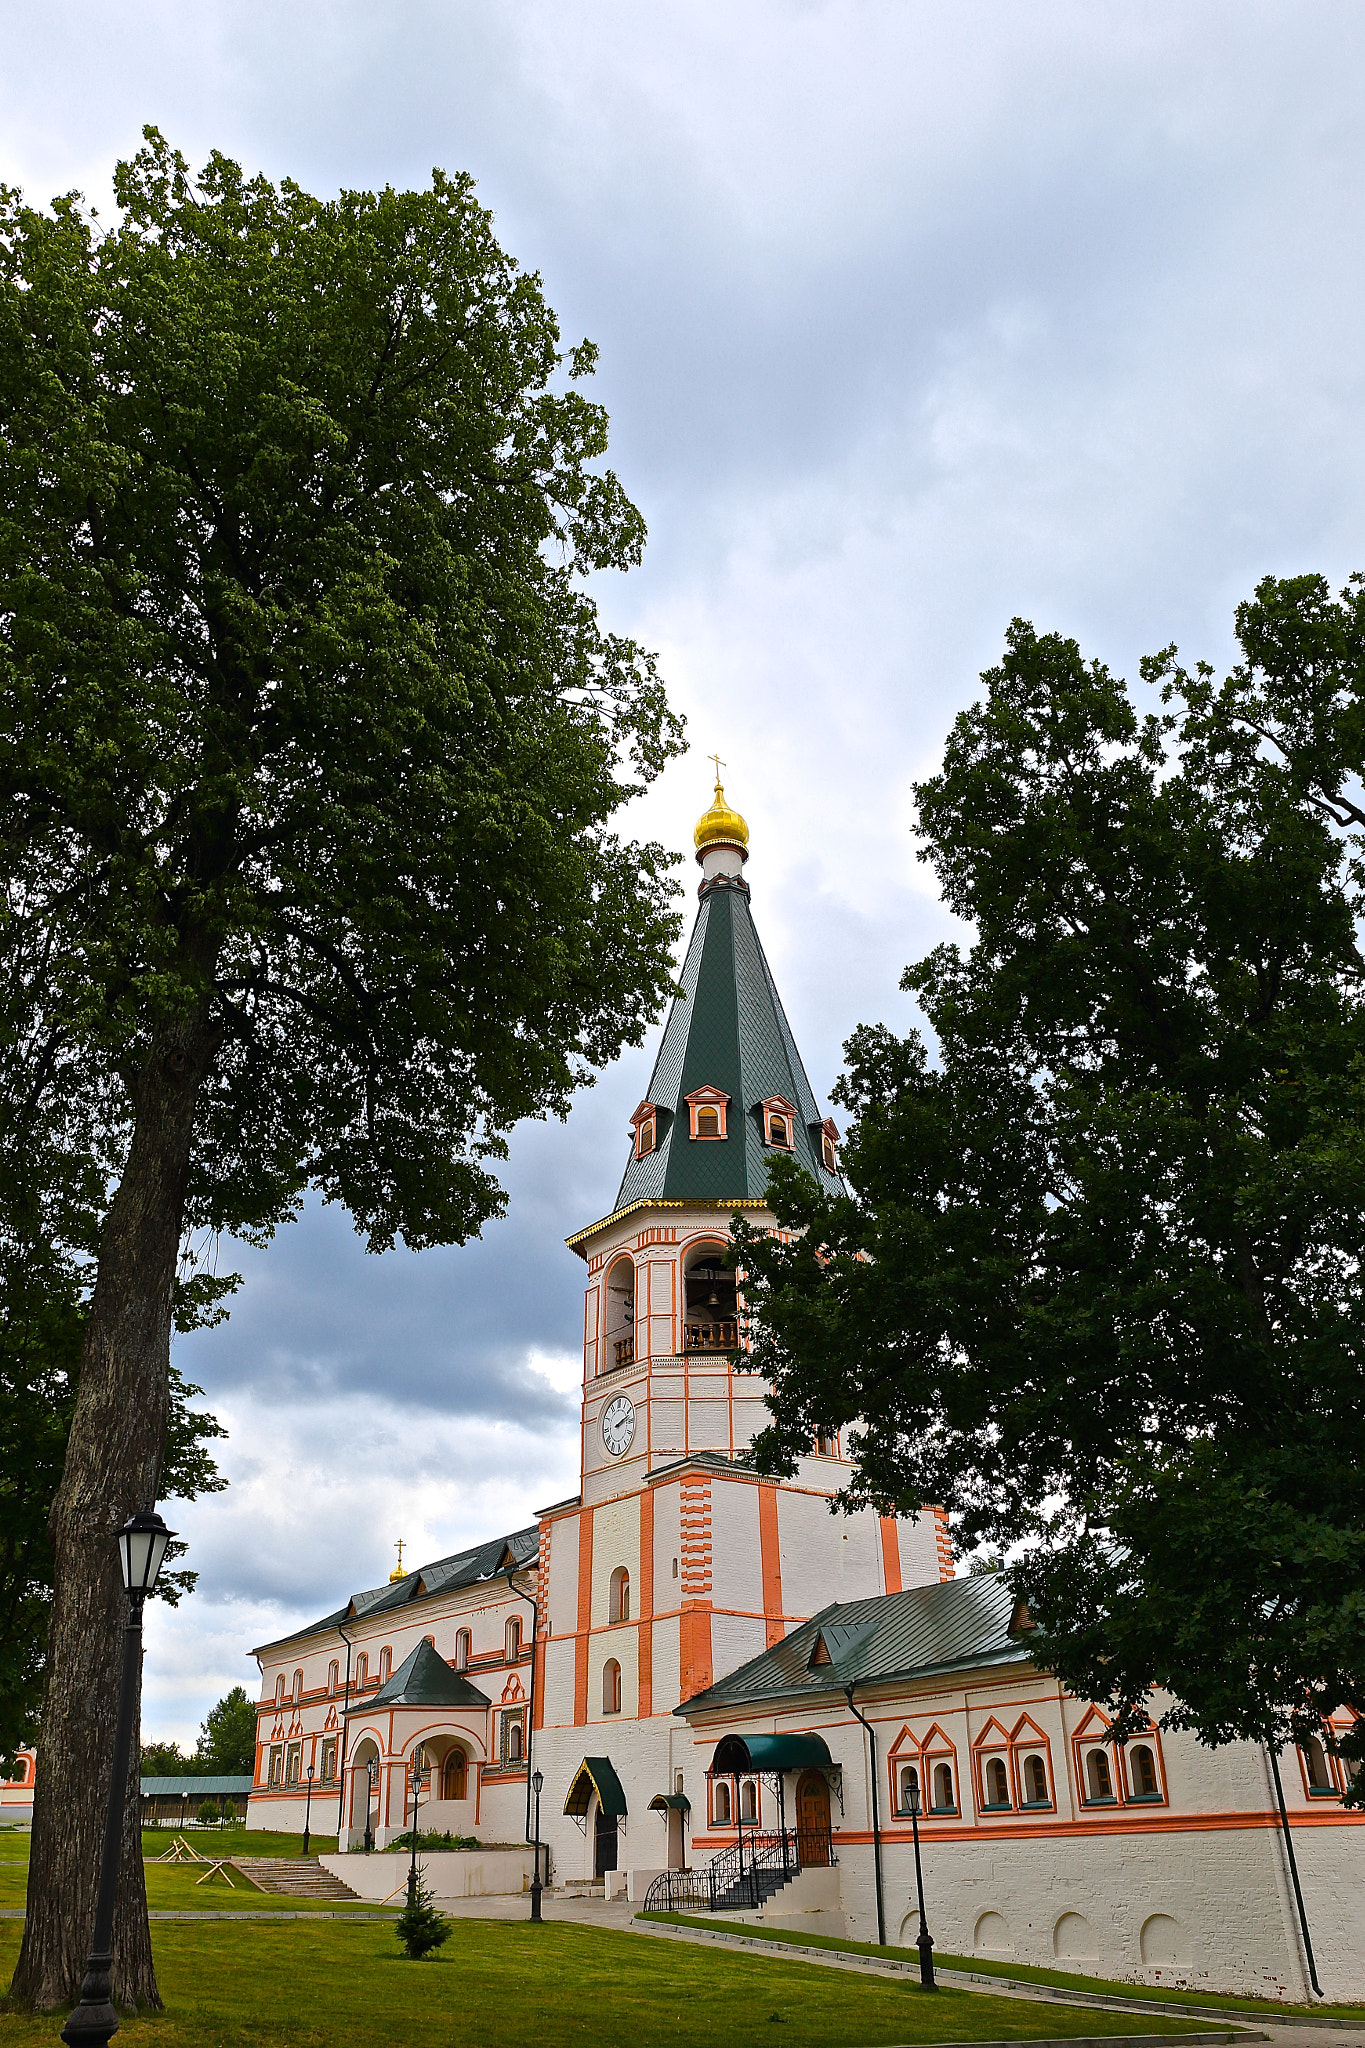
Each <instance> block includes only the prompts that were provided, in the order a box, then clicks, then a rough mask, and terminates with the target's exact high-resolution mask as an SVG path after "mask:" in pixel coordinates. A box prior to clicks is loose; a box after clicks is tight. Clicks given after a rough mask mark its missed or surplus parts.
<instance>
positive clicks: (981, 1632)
mask: <svg viewBox="0 0 1365 2048" xmlns="http://www.w3.org/2000/svg"><path fill="white" fill-rule="evenodd" d="M1013 1613H1014V1596H1013V1595H1012V1594H1011V1592H1010V1591H1009V1588H1008V1587H1007V1586H1006V1585H1005V1583H1004V1581H1003V1579H1000V1578H998V1577H996V1575H995V1574H994V1573H989V1574H983V1575H982V1576H980V1577H972V1578H965V1579H948V1580H945V1581H944V1583H943V1584H942V1585H938V1586H911V1587H909V1588H908V1589H907V1590H906V1591H905V1592H903V1593H881V1594H878V1595H877V1596H876V1597H875V1598H873V1599H870V1600H845V1601H842V1602H838V1603H836V1604H835V1605H833V1606H830V1607H826V1608H824V1609H823V1610H822V1611H821V1612H820V1613H819V1614H815V1615H812V1617H811V1619H810V1620H809V1621H807V1622H804V1623H803V1624H802V1626H801V1627H800V1628H797V1629H793V1630H792V1632H791V1634H790V1635H788V1636H784V1637H783V1638H782V1641H781V1642H780V1643H775V1644H774V1645H773V1647H772V1649H771V1650H765V1651H764V1652H763V1654H762V1656H761V1657H753V1658H751V1659H750V1661H749V1662H748V1663H747V1664H741V1665H740V1667H739V1669H738V1670H737V1671H731V1672H730V1673H729V1674H728V1675H727V1676H726V1677H725V1678H722V1679H720V1680H719V1681H718V1682H717V1683H716V1684H715V1685H713V1686H710V1687H708V1689H707V1690H706V1691H705V1692H699V1693H696V1694H694V1695H693V1697H692V1698H691V1699H690V1700H684V1701H683V1703H682V1705H681V1706H680V1707H675V1708H674V1712H675V1713H677V1714H682V1715H685V1716H686V1717H687V1718H689V1719H690V1718H691V1717H692V1715H694V1714H700V1713H706V1712H708V1711H710V1710H712V1709H714V1708H717V1707H736V1706H760V1705H764V1704H767V1703H770V1702H774V1701H778V1700H791V1699H801V1698H804V1697H808V1696H809V1697H811V1698H814V1697H816V1696H817V1695H821V1694H823V1695H825V1696H828V1695H829V1694H830V1693H841V1692H842V1691H843V1689H844V1687H845V1686H847V1685H865V1684H872V1683H875V1682H876V1681H877V1680H879V1679H893V1678H913V1677H930V1676H934V1675H936V1674H938V1673H940V1672H950V1671H966V1670H973V1669H975V1668H977V1667H979V1666H981V1665H986V1664H1025V1663H1027V1662H1028V1661H1029V1653H1028V1649H1027V1647H1026V1646H1025V1645H1023V1644H1021V1643H1019V1642H1018V1641H1016V1640H1015V1638H1014V1637H1013V1636H1011V1634H1010V1632H1009V1625H1010V1620H1011V1618H1012V1616H1013ZM819 1642H823V1644H824V1646H825V1649H826V1650H827V1652H828V1654H829V1662H828V1663H823V1662H822V1663H818V1664H815V1665H812V1663H811V1658H812V1656H813V1654H814V1652H815V1648H816V1645H817V1643H819Z"/></svg>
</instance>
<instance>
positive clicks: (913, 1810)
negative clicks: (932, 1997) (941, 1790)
mask: <svg viewBox="0 0 1365 2048" xmlns="http://www.w3.org/2000/svg"><path fill="white" fill-rule="evenodd" d="M910 1829H911V1832H912V1834H913V1835H914V1837H915V1893H916V1896H917V1897H918V1899H919V1933H918V1935H917V1936H916V1938H915V1947H916V1948H917V1949H918V1950H919V1981H920V1986H921V1988H922V1989H923V1990H925V1991H936V1990H937V1989H938V1986H937V1985H936V1984H935V1982H934V1937H933V1935H932V1934H931V1933H930V1932H929V1923H928V1921H927V1920H926V1919H925V1917H924V1873H923V1871H922V1870H921V1869H920V1865H919V1784H918V1781H916V1782H915V1783H914V1784H912V1785H911V1787H910Z"/></svg>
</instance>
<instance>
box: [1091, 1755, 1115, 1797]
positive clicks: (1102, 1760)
mask: <svg viewBox="0 0 1365 2048" xmlns="http://www.w3.org/2000/svg"><path fill="white" fill-rule="evenodd" d="M1085 1796H1086V1799H1087V1800H1088V1801H1089V1802H1090V1803H1091V1804H1092V1805H1095V1804H1098V1803H1100V1802H1102V1801H1104V1800H1109V1799H1112V1798H1113V1796H1114V1785H1113V1780H1112V1779H1111V1778H1110V1775H1109V1759H1108V1757H1107V1756H1106V1755H1105V1753H1104V1751H1103V1750H1102V1749H1091V1750H1087V1751H1086V1757H1085Z"/></svg>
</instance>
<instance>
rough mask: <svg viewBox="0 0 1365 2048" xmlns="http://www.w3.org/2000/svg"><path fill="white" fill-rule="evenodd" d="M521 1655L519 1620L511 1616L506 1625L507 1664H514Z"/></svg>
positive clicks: (515, 1616) (517, 1617)
mask: <svg viewBox="0 0 1365 2048" xmlns="http://www.w3.org/2000/svg"><path fill="white" fill-rule="evenodd" d="M520 1655H521V1620H520V1618H519V1616H517V1615H515V1614H514V1615H513V1616H512V1617H511V1619H510V1620H509V1621H508V1624H507V1662H508V1663H509V1664H515V1663H516V1661H517V1659H518V1657H519V1656H520Z"/></svg>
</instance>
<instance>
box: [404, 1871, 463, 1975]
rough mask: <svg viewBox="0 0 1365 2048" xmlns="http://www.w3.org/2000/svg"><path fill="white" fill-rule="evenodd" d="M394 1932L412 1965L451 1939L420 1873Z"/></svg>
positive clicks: (444, 1919) (428, 1886) (448, 1929)
mask: <svg viewBox="0 0 1365 2048" xmlns="http://www.w3.org/2000/svg"><path fill="white" fill-rule="evenodd" d="M394 1931H395V1933H396V1934H397V1936H398V1939H399V1940H400V1941H401V1942H402V1944H403V1947H404V1949H405V1950H406V1952H407V1956H408V1960H409V1961H410V1962H414V1963H416V1962H420V1961H421V1959H422V1957H423V1956H424V1955H428V1954H430V1952H431V1950H432V1949H437V1948H439V1947H440V1946H441V1944H442V1942H445V1941H449V1939H450V1937H451V1934H452V1932H453V1928H452V1925H451V1922H450V1921H449V1920H447V1918H446V1916H445V1914H444V1913H438V1912H437V1910H436V1908H435V1906H433V1905H432V1903H431V1887H430V1885H429V1884H428V1883H427V1881H426V1879H425V1877H423V1875H422V1873H421V1871H420V1870H419V1871H418V1873H417V1882H416V1884H415V1885H414V1886H413V1887H412V1889H411V1892H410V1893H409V1896H408V1903H407V1904H406V1906H404V1908H403V1910H402V1912H401V1913H400V1914H399V1915H398V1918H397V1920H396V1921H395V1922H394Z"/></svg>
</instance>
